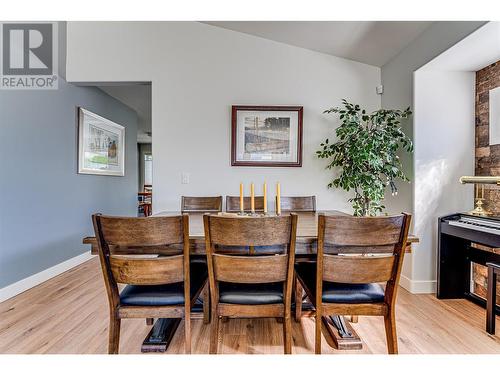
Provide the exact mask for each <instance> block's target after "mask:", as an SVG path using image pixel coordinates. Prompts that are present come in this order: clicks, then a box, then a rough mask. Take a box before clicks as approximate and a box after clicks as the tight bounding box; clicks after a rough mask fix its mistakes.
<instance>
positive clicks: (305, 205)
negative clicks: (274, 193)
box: [274, 195, 316, 212]
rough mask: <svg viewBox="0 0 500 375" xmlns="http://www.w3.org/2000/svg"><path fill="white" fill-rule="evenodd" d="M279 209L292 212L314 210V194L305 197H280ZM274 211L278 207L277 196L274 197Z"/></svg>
mask: <svg viewBox="0 0 500 375" xmlns="http://www.w3.org/2000/svg"><path fill="white" fill-rule="evenodd" d="M280 201H281V211H282V212H287V211H293V212H316V196H315V195H312V196H307V197H281V198H280ZM274 204H275V207H276V211H277V208H278V198H277V197H276V198H275V199H274Z"/></svg>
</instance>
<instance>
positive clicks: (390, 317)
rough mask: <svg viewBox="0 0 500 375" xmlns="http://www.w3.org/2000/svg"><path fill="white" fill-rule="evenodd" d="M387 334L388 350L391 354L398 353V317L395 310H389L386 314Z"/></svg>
mask: <svg viewBox="0 0 500 375" xmlns="http://www.w3.org/2000/svg"><path fill="white" fill-rule="evenodd" d="M384 323H385V336H386V338H387V351H388V353H389V354H398V336H397V333H396V317H395V315H394V310H392V309H391V310H389V311H388V312H387V315H385V316H384Z"/></svg>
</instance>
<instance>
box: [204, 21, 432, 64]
mask: <svg viewBox="0 0 500 375" xmlns="http://www.w3.org/2000/svg"><path fill="white" fill-rule="evenodd" d="M204 23H206V24H209V25H213V26H218V27H222V28H225V29H229V30H234V31H239V32H242V33H246V34H251V35H255V36H259V37H262V38H266V39H270V40H274V41H277V42H282V43H286V44H290V45H293V46H297V47H302V48H307V49H310V50H313V51H318V52H323V53H326V54H329V55H333V56H339V57H344V58H346V59H350V60H354V61H359V62H362V63H366V64H370V65H375V66H382V65H384V64H385V63H387V62H388V61H389V60H391V59H392V58H393V57H394V56H396V55H397V54H398V53H399V52H400V51H401V50H402V49H403V48H405V47H406V46H407V45H408V44H410V43H411V42H412V41H413V40H414V39H415V38H416V37H417V36H418V35H419V34H420V33H422V32H423V31H424V30H425V29H426V28H428V27H429V26H430V25H431V24H432V22H427V21H220V22H204Z"/></svg>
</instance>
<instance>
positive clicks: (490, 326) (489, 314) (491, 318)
mask: <svg viewBox="0 0 500 375" xmlns="http://www.w3.org/2000/svg"><path fill="white" fill-rule="evenodd" d="M496 286H497V280H496V275H495V271H494V269H493V267H488V291H487V297H486V332H488V333H489V334H491V335H494V334H495V319H496V314H495V299H496Z"/></svg>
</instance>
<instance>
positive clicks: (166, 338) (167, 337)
mask: <svg viewBox="0 0 500 375" xmlns="http://www.w3.org/2000/svg"><path fill="white" fill-rule="evenodd" d="M181 320H182V319H180V318H174V319H167V318H161V319H157V320H156V323H155V324H154V326H153V328H151V331H149V333H148V335H147V337H146V339H145V340H144V342H143V343H142V347H141V352H143V353H149V352H165V351H166V350H167V348H168V345H169V344H170V341H172V338H173V337H174V334H175V331H176V330H177V327H178V326H179V323H180V322H181Z"/></svg>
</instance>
